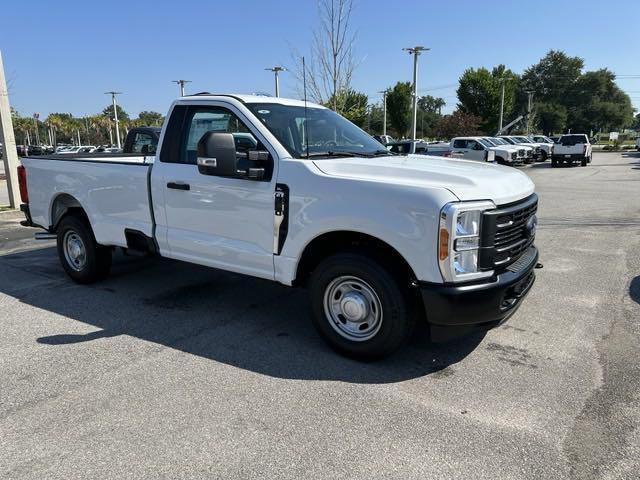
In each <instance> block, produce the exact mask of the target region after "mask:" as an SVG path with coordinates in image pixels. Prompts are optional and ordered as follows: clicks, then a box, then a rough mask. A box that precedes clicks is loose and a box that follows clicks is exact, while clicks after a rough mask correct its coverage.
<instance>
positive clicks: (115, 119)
mask: <svg viewBox="0 0 640 480" xmlns="http://www.w3.org/2000/svg"><path fill="white" fill-rule="evenodd" d="M104 94H105V95H111V102H112V103H113V122H114V123H115V124H116V145H117V146H118V148H120V126H119V125H118V104H117V103H116V95H121V94H122V92H105V93H104Z"/></svg>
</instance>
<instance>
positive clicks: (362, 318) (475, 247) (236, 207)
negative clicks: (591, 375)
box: [18, 94, 538, 359]
mask: <svg viewBox="0 0 640 480" xmlns="http://www.w3.org/2000/svg"><path fill="white" fill-rule="evenodd" d="M238 133H243V134H249V135H251V136H252V138H253V140H254V142H252V143H251V146H247V147H246V148H244V147H242V145H247V144H246V143H243V144H242V145H240V144H239V143H238V140H239V139H240V138H242V137H240V136H238V135H237V134H238ZM234 134H236V135H234ZM490 151H491V153H493V150H490ZM157 152H158V153H157V154H156V156H155V157H151V156H149V155H145V154H132V155H126V154H121V155H113V156H109V155H90V156H86V157H82V156H81V155H79V156H77V157H68V156H67V157H65V156H53V157H49V158H48V159H42V158H38V157H33V158H32V157H28V158H25V159H23V161H22V166H21V167H19V168H20V172H19V173H20V174H19V175H18V177H19V179H20V192H21V194H22V201H23V205H22V206H21V208H22V210H23V212H24V213H25V216H26V220H25V221H24V222H23V224H24V225H28V226H37V227H41V228H43V229H44V230H45V231H46V232H45V233H44V234H42V233H41V234H40V235H39V236H40V237H43V236H44V237H48V238H56V239H57V248H58V255H59V258H60V262H61V264H62V267H63V269H64V271H65V272H66V273H67V274H68V275H69V276H70V277H71V278H72V279H73V280H74V281H76V282H78V283H90V282H95V281H98V280H100V279H102V278H104V277H105V276H106V275H107V274H108V272H109V269H110V265H111V256H112V250H114V248H116V247H122V248H125V249H129V250H132V251H142V252H151V253H154V254H156V255H159V256H162V257H167V258H172V259H176V260H183V261H185V262H190V263H194V264H199V265H206V266H209V267H214V268H218V269H222V270H228V271H231V272H236V273H241V274H246V275H250V276H254V277H259V278H263V279H268V280H272V281H275V282H279V283H281V284H284V285H291V286H307V287H308V288H309V289H310V291H311V295H310V296H311V307H312V320H313V323H314V325H315V327H316V328H317V330H318V331H319V333H320V334H321V335H322V337H323V338H324V339H325V340H326V341H327V342H328V343H329V344H330V345H331V346H332V347H333V348H334V349H336V350H337V351H339V352H342V353H344V354H346V355H349V356H352V357H355V358H360V359H371V358H378V357H382V356H384V355H387V354H389V353H391V352H392V351H394V350H396V349H398V348H400V347H401V346H402V345H403V344H404V342H405V341H406V340H407V339H409V338H410V337H411V333H412V328H413V326H414V320H415V319H416V315H418V316H420V315H419V314H420V313H421V312H422V315H421V321H424V322H426V323H427V325H428V326H429V328H430V330H431V335H432V339H434V340H443V339H448V338H451V337H453V336H457V335H462V334H465V333H469V332H473V331H477V330H482V329H487V328H491V327H493V326H496V325H499V324H500V323H501V322H503V321H504V320H506V319H507V318H508V317H509V316H510V315H512V314H513V313H514V311H515V310H516V309H517V308H518V307H519V305H521V303H522V301H523V299H524V297H525V295H526V294H527V292H528V291H529V290H530V288H531V287H532V285H533V283H534V280H535V273H534V268H535V266H536V264H537V261H538V251H537V249H536V247H535V245H534V238H535V231H536V223H537V220H536V210H537V196H536V194H535V193H534V184H533V182H532V181H531V180H530V179H529V177H528V176H527V175H525V174H524V173H522V172H520V171H518V170H515V169H512V168H508V167H503V166H500V165H495V164H491V163H486V162H484V161H483V162H471V161H461V160H452V159H446V158H438V157H429V158H428V161H425V157H420V156H417V155H416V156H413V155H409V156H401V155H393V154H390V152H388V151H387V150H386V149H381V145H380V143H379V142H377V141H376V140H374V139H373V138H372V137H371V136H369V135H368V134H367V133H366V132H364V131H363V130H361V129H360V128H358V127H357V126H355V125H354V124H352V123H351V122H349V121H348V120H346V119H345V118H343V117H341V116H340V115H338V114H337V113H335V112H333V111H332V110H330V109H328V108H325V107H323V106H321V105H315V104H312V103H307V104H305V102H302V101H299V100H290V99H284V98H277V97H264V96H251V95H208V94H200V95H197V96H191V97H182V98H180V99H179V100H177V101H175V102H174V103H173V105H172V106H171V108H170V110H169V113H168V115H167V121H165V123H164V126H163V128H162V133H161V134H160V144H159V148H158V149H157ZM167 280H168V281H170V279H167ZM260 285H261V284H260V283H256V284H255V288H256V289H260V288H261V287H260ZM252 294H257V293H256V292H245V293H244V294H243V295H239V296H238V301H239V302H243V301H246V297H247V295H248V296H249V297H250V296H251V295H252ZM238 308H244V304H239V305H238ZM301 317H302V316H301ZM294 320H297V319H290V321H294ZM265 341H266V340H265Z"/></svg>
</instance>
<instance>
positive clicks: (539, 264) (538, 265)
mask: <svg viewBox="0 0 640 480" xmlns="http://www.w3.org/2000/svg"><path fill="white" fill-rule="evenodd" d="M536 268H544V265H542V264H541V263H540V262H538V263H536Z"/></svg>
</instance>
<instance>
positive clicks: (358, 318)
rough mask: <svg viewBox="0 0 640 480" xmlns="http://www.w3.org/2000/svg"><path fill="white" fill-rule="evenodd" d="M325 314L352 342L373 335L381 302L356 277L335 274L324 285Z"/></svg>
mask: <svg viewBox="0 0 640 480" xmlns="http://www.w3.org/2000/svg"><path fill="white" fill-rule="evenodd" d="M324 313H325V316H326V318H327V321H328V322H329V323H330V324H331V326H332V327H333V329H334V330H335V331H336V332H338V334H340V336H342V337H344V338H346V339H347V340H351V341H352V342H364V341H366V340H369V339H371V338H373V337H374V336H375V335H376V334H377V333H378V331H379V330H380V327H381V326H382V303H381V302H380V299H379V298H378V295H377V294H376V292H375V290H374V289H373V288H371V286H370V285H369V284H368V283H367V282H365V281H364V280H361V279H359V278H357V277H351V276H343V277H338V278H335V279H334V280H333V281H332V282H331V283H330V284H329V285H328V286H327V288H326V290H325V292H324Z"/></svg>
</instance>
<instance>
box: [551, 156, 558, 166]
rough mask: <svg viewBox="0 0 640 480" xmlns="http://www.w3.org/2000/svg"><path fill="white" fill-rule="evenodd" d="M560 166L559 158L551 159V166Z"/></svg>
mask: <svg viewBox="0 0 640 480" xmlns="http://www.w3.org/2000/svg"><path fill="white" fill-rule="evenodd" d="M557 166H558V160H556V159H555V158H552V159H551V167H552V168H555V167H557Z"/></svg>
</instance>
